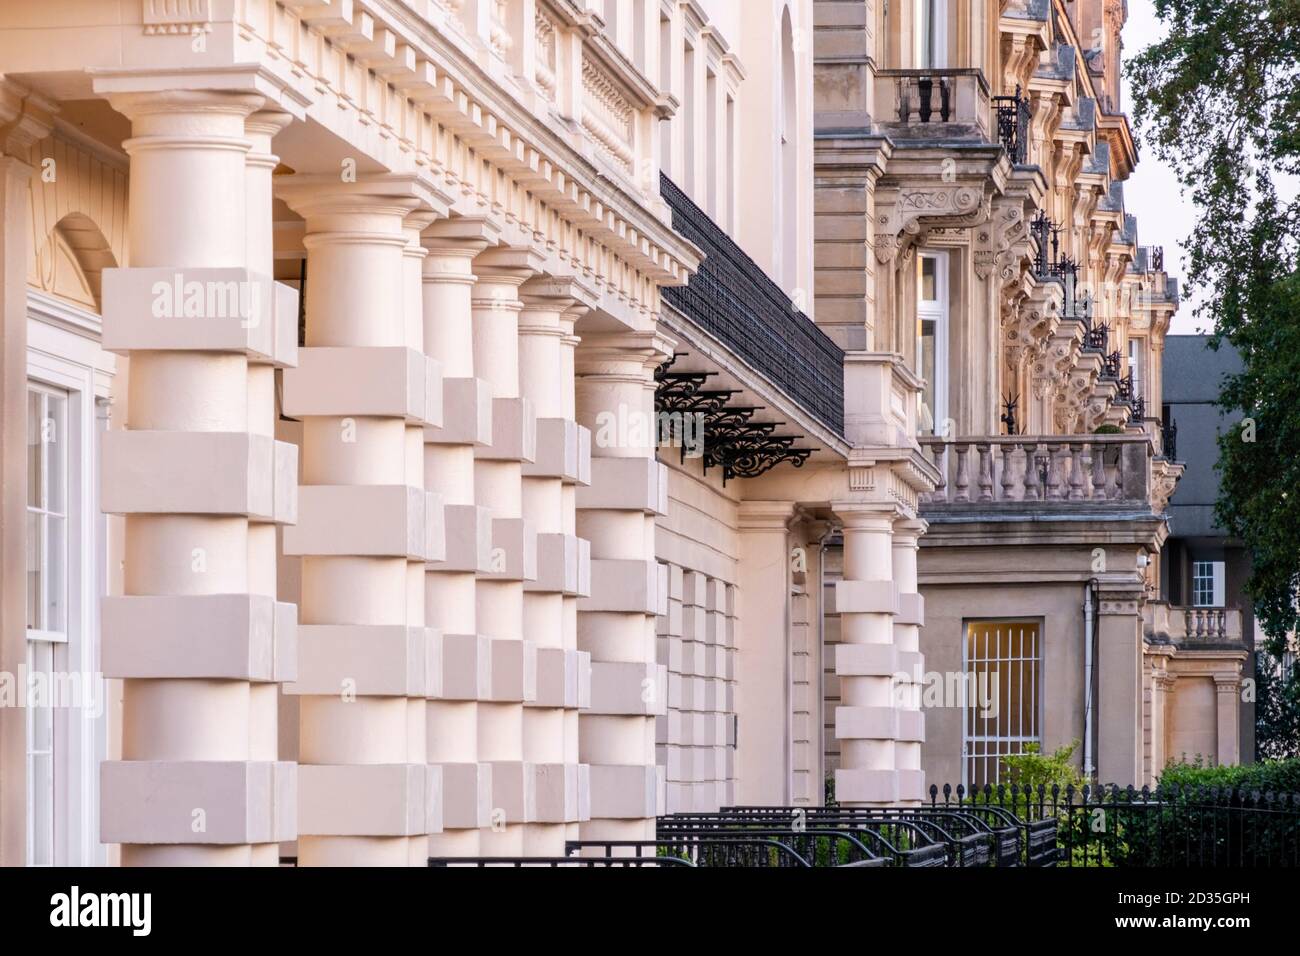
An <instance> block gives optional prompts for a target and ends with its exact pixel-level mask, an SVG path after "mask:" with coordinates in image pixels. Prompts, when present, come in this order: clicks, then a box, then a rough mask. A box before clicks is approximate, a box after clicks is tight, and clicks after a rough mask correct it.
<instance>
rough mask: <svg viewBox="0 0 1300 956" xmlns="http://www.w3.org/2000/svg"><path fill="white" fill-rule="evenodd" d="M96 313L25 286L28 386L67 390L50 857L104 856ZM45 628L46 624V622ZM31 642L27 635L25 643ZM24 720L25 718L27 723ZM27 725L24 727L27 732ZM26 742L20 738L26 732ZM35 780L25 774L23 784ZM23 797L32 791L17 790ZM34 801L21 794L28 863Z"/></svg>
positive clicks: (103, 585) (103, 406)
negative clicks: (62, 626) (59, 696)
mask: <svg viewBox="0 0 1300 956" xmlns="http://www.w3.org/2000/svg"><path fill="white" fill-rule="evenodd" d="M100 328H101V320H100V317H99V316H98V315H96V314H94V313H92V312H89V311H87V310H86V309H84V308H81V307H79V306H76V305H74V304H72V303H69V302H67V301H65V300H62V299H58V298H56V297H54V296H51V295H48V294H45V293H41V292H37V291H34V290H28V294H27V331H28V348H27V383H28V387H29V388H32V387H35V388H38V389H47V390H52V391H56V392H63V393H65V394H66V396H67V425H66V431H67V433H68V438H67V450H66V452H65V459H66V461H65V468H66V473H67V489H66V490H67V493H66V501H65V510H66V513H67V515H68V522H67V534H66V536H65V538H66V542H67V562H66V567H67V575H66V590H67V595H68V597H67V604H66V618H65V621H66V632H65V634H66V640H62V641H57V642H54V643H55V644H56V646H55V650H56V652H57V654H58V655H59V658H60V659H56V660H55V661H54V662H53V667H54V670H55V671H56V672H57V673H59V674H68V675H75V678H76V680H75V683H73V682H71V681H67V682H64V684H63V686H64V687H75V688H77V692H78V693H79V694H80V699H79V700H75V701H73V702H72V705H71V706H65V705H67V704H68V702H67V701H63V700H57V701H54V703H56V704H60V706H56V707H54V709H53V712H54V717H55V723H56V724H57V728H56V735H55V738H54V744H55V747H56V753H55V755H54V759H53V761H52V762H53V770H54V774H55V781H54V786H55V798H54V807H53V813H52V817H53V821H54V827H55V832H54V839H53V858H52V863H53V865H55V866H103V865H105V864H106V863H107V858H108V854H107V848H106V847H105V846H104V845H103V844H102V843H100V841H99V764H100V762H101V761H102V760H104V759H105V758H106V757H107V755H108V717H107V713H106V711H107V708H108V694H107V689H108V688H107V683H106V681H105V680H104V679H103V677H102V675H101V672H100V663H99V659H100V654H99V599H100V598H101V597H102V596H103V595H104V594H105V593H107V586H108V554H109V548H108V527H109V520H108V518H107V517H106V516H105V515H103V514H102V513H101V511H100V507H99V488H98V474H99V451H100V437H101V435H102V434H103V432H104V431H105V430H106V428H107V423H108V416H109V401H110V396H111V392H112V380H113V376H114V373H115V371H116V367H117V365H116V363H117V360H116V357H115V356H113V355H112V354H110V353H107V352H104V350H103V349H102V348H100V345H99V340H100ZM47 633H48V632H47ZM32 643H36V642H34V641H31V640H30V639H29V646H30V644H32ZM29 730H30V728H29ZM29 730H28V731H25V735H26V733H28V732H29ZM25 742H26V741H25ZM31 787H32V782H31V781H30V779H29V781H28V783H27V785H26V786H25V788H24V789H25V790H29V791H30V789H31ZM24 797H25V799H30V797H29V794H24ZM32 811H33V807H32V806H31V804H30V803H25V806H24V812H25V816H26V818H27V819H26V821H25V822H24V829H25V830H26V831H28V838H27V839H26V840H25V842H26V844H27V845H26V849H27V856H26V859H27V861H28V863H29V864H30V863H31V861H32V850H33V849H34V847H33V845H32V842H31V837H32V836H34V834H31V833H30V831H31V829H32V823H33V812H32Z"/></svg>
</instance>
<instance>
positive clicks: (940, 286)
mask: <svg viewBox="0 0 1300 956" xmlns="http://www.w3.org/2000/svg"><path fill="white" fill-rule="evenodd" d="M926 259H930V260H933V261H934V264H935V266H934V292H935V298H934V299H933V300H925V299H922V297H921V289H922V275H923V270H924V268H925V267H924V261H925V260H926ZM949 265H950V261H949V257H948V250H946V249H927V250H924V251H920V252H918V253H917V255H916V297H915V298H916V342H915V348H916V356H915V361H914V364H913V368H914V370H915V372H916V375H917V377H918V378H924V374H923V372H924V367H923V365H922V362H921V342H922V339H923V336H922V334H921V323H922V322H923V321H926V320H933V321H934V379H935V380H934V382H932V383H928V384H931V385H932V386H933V388H934V404H933V406H932V407H931V408H930V414H931V415H932V416H933V418H934V422H933V424H932V426H931V429H930V431H931V433H933V434H936V435H937V434H939V429H940V425H941V423H942V422H943V421H944V420H945V419H947V418H948V417H949V415H948V412H949V408H948V399H949V388H948V385H949V382H948V378H949V374H948V347H949V338H950V321H949V315H950V310H949V303H948V269H949ZM921 397H922V398H924V392H922V396H921ZM917 425H918V431H919V430H920V423H919V422H918V423H917Z"/></svg>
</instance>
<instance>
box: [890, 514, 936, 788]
mask: <svg viewBox="0 0 1300 956" xmlns="http://www.w3.org/2000/svg"><path fill="white" fill-rule="evenodd" d="M926 527H927V525H926V523H925V522H924V521H922V520H920V519H917V518H906V519H903V520H901V521H895V522H894V533H893V541H892V550H893V559H894V585H895V587H896V588H897V589H898V613H897V614H896V615H894V648H895V650H896V652H897V658H896V662H897V664H898V670H897V671H896V672H895V675H894V706H895V707H896V708H897V709H898V734H897V736H896V737H895V738H894V765H895V768H896V769H897V773H898V800H899V802H900V803H919V802H921V801H923V800H924V799H925V798H926V794H925V774H924V773H923V772H922V770H921V744H922V742H923V741H924V740H925V714H924V713H923V712H922V711H921V688H922V686H923V682H924V678H925V659H924V657H923V656H922V654H921V628H922V627H923V626H924V625H925V599H924V598H923V597H922V596H921V595H920V593H919V588H918V587H917V580H916V552H917V548H918V547H919V545H918V541H919V539H920V537H921V535H923V534H925V529H926Z"/></svg>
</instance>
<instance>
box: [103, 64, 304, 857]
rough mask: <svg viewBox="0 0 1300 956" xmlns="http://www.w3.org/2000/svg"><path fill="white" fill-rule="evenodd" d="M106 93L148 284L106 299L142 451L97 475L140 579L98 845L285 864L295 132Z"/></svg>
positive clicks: (128, 580)
mask: <svg viewBox="0 0 1300 956" xmlns="http://www.w3.org/2000/svg"><path fill="white" fill-rule="evenodd" d="M108 85H109V86H110V89H108V90H106V91H105V92H108V93H109V94H110V99H111V102H112V104H113V106H114V108H115V109H117V110H118V111H119V112H122V113H123V114H125V115H126V116H128V117H129V118H130V120H131V122H132V134H133V135H132V137H131V138H130V139H128V140H127V141H126V142H125V143H124V144H123V145H124V148H125V149H126V151H127V153H128V154H129V155H130V159H131V168H132V173H133V176H134V177H135V181H136V182H139V183H148V184H149V185H148V188H140V189H134V190H132V191H131V195H130V200H129V202H130V205H129V215H130V223H129V237H130V247H131V252H132V260H133V267H132V268H131V269H124V270H114V271H112V272H109V273H106V274H105V282H104V335H103V340H104V345H105V347H106V348H109V349H111V350H114V351H119V352H123V353H125V354H129V355H130V356H131V359H132V361H131V365H130V370H129V387H128V393H127V396H126V402H125V404H126V416H125V417H126V429H127V430H117V431H114V432H111V433H109V434H107V435H106V436H105V439H104V444H103V456H102V472H103V487H102V499H101V500H102V502H103V507H104V510H105V511H108V512H110V513H117V514H122V515H124V516H125V522H124V526H125V540H124V551H125V568H124V576H123V594H122V595H121V596H118V597H114V598H109V599H106V600H105V601H104V604H103V612H102V639H103V658H102V659H103V669H104V673H105V675H106V676H109V677H118V678H122V679H123V681H124V683H123V727H122V752H121V754H122V759H121V760H120V761H114V762H111V763H107V764H105V766H104V769H103V774H102V781H101V802H102V806H103V813H102V819H101V832H102V836H103V839H104V840H105V841H106V842H116V843H121V844H122V845H123V847H122V862H123V863H125V864H128V865H129V864H146V865H159V864H175V863H201V864H236V865H238V864H245V865H246V864H264V865H275V863H276V862H277V861H278V855H279V850H278V843H279V842H280V841H282V840H286V839H293V837H294V836H295V835H296V833H295V830H294V819H295V817H296V806H295V803H296V791H295V783H296V774H295V768H294V767H293V765H291V764H288V763H283V762H279V761H278V760H277V735H278V728H277V697H276V694H277V690H276V685H277V683H279V682H282V681H285V680H291V679H292V678H293V677H294V666H295V657H296V655H295V653H294V643H295V639H296V635H295V615H294V609H293V607H292V606H291V605H284V604H281V603H278V602H277V601H276V600H275V593H276V572H275V569H276V532H275V527H276V525H291V524H292V522H293V520H294V515H295V505H296V503H295V492H296V488H295V483H294V480H293V475H294V471H295V470H296V460H297V456H296V449H294V448H293V447H292V446H289V445H285V444H283V443H279V442H275V441H274V438H273V435H274V418H275V403H274V371H273V368H274V367H275V366H280V367H284V366H287V365H292V364H293V362H294V359H295V355H294V353H295V346H296V341H295V340H294V339H293V338H287V339H286V338H284V337H277V335H276V333H277V331H279V330H280V329H282V328H283V327H284V326H285V324H286V323H289V322H291V318H292V313H293V311H294V304H295V303H294V301H293V296H292V295H289V296H285V295H283V294H281V295H279V296H277V295H276V294H275V291H274V286H273V284H272V282H271V280H270V275H271V255H272V250H271V241H270V240H271V228H272V226H271V205H270V192H271V172H272V170H273V168H274V166H275V163H276V160H275V157H274V156H273V155H271V153H270V140H271V137H272V136H273V135H274V133H275V132H276V131H277V130H278V129H280V128H281V127H282V126H283V125H284V122H285V120H286V119H287V117H285V116H283V115H282V114H278V113H274V112H263V111H261V107H262V106H263V100H262V97H260V96H253V95H240V94H211V93H205V92H198V91H175V92H168V93H137V92H130V91H127V90H120V89H112V88H111V87H112V81H109V83H108ZM232 288H234V289H238V293H236V294H235V295H234V299H233V301H232V300H231V299H230V297H227V298H226V299H225V300H224V302H223V303H221V304H219V305H218V303H217V298H216V297H215V296H214V294H213V293H214V292H216V291H218V290H229V289H232ZM191 294H193V295H194V296H195V297H194V298H193V299H192V300H191ZM289 327H290V328H291V329H292V325H290V326H289Z"/></svg>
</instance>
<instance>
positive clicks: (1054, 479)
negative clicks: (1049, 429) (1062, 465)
mask: <svg viewBox="0 0 1300 956" xmlns="http://www.w3.org/2000/svg"><path fill="white" fill-rule="evenodd" d="M1060 452H1061V446H1060V444H1058V443H1053V444H1050V445H1048V446H1047V500H1048V501H1060V500H1061V497H1062V496H1061V476H1060V474H1059V473H1058V472H1057V461H1056V459H1057V457H1058V456H1059V455H1060Z"/></svg>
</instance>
